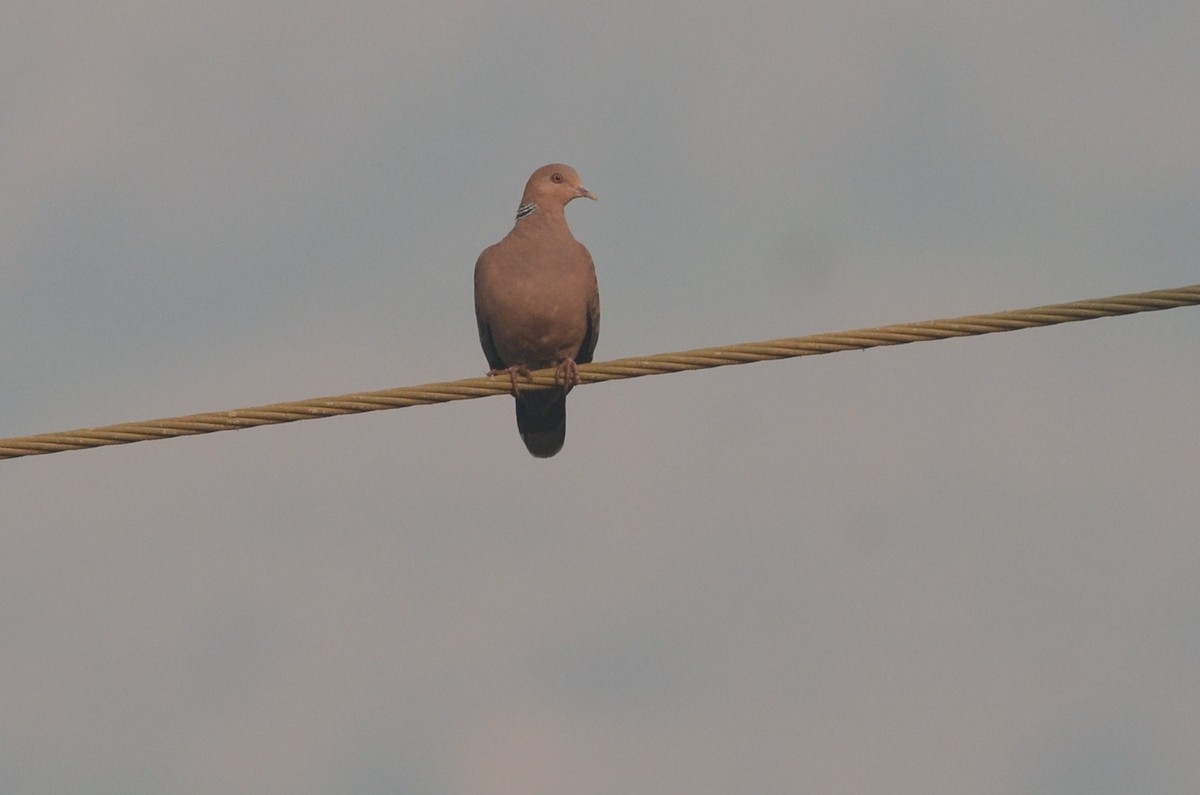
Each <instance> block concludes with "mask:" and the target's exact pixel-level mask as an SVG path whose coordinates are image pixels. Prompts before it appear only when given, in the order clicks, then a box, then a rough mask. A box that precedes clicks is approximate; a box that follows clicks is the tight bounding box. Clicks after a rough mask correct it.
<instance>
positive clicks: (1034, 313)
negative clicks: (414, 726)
mask: <svg viewBox="0 0 1200 795" xmlns="http://www.w3.org/2000/svg"><path fill="white" fill-rule="evenodd" d="M1197 304H1200V284H1196V285H1191V286H1189V287H1180V288H1178V289H1174V290H1154V291H1151V292H1148V293H1135V294H1132V295H1118V296H1113V297H1111V298H1099V299H1095V300H1090V301H1073V302H1071V303H1066V304H1051V305H1048V306H1038V307H1034V308H1032V309H1017V310H1012V311H1007V312H993V313H991V314H986V315H966V316H964V317H956V318H949V319H945V320H927V321H923V322H920V323H902V324H898V325H893V326H879V327H876V328H864V329H855V330H853V331H843V332H840V333H832V334H814V335H811V336H808V337H790V338H786V339H778V340H767V341H765V342H750V343H743V344H740V345H724V346H721V347H717V348H697V349H696V350H691V351H681V352H678V353H661V354H657V355H654V356H642V357H632V358H628V359H614V360H612V361H608V362H596V363H594V364H586V365H580V367H579V377H580V381H581V383H583V384H594V383H598V382H600V381H610V380H615V379H620V378H636V377H638V376H643V375H659V374H662V373H676V372H679V371H681V370H702V369H705V368H709V367H721V366H723V365H727V364H746V363H748V362H761V361H767V360H772V359H786V358H790V357H794V356H815V355H817V354H822V353H836V352H838V351H852V350H863V349H865V348H874V347H878V346H881V345H903V344H905V343H908V342H927V341H930V340H940V339H947V338H949V337H969V336H975V335H979V334H992V333H996V332H1001V331H1016V330H1018V329H1025V328H1034V327H1037V326H1053V325H1056V324H1059V323H1072V322H1074V321H1077V320H1093V319H1095V318H1100V317H1112V316H1116V315H1130V314H1134V313H1136V312H1154V311H1157V310H1160V309H1175V308H1177V307H1181V306H1194V305H1197ZM554 383H555V381H554V368H547V369H544V370H536V371H534V372H533V373H531V375H530V378H529V379H528V380H522V382H521V387H522V388H523V389H524V388H532V389H543V388H546V387H550V386H553V385H554ZM509 392H510V383H509V380H508V379H507V378H488V377H484V378H467V379H464V380H461V381H448V382H444V383H438V384H424V385H422V386H414V387H400V388H397V389H384V390H380V391H378V392H357V393H354V394H349V395H338V396H336V397H325V398H312V399H310V400H298V401H294V402H290V403H272V404H270V405H267V406H253V407H250V408H244V409H233V410H232V411H213V412H208V413H205V414H192V415H189V416H186V417H170V418H167V419H161V420H148V421H145V422H128V423H122V424H120V425H107V426H104V427H100V428H81V429H79V430H74V431H64V432H61V433H42V434H38V435H36V436H20V437H14V438H11V439H0V459H4V458H18V457H20V456H27V455H40V454H43V453H58V452H62V451H64V450H81V449H85V448H89V447H103V446H105V445H110V444H128V443H130V442H142V441H151V440H154V439H169V438H173V437H176V436H193V435H195V434H201V433H214V432H216V431H233V430H238V429H241V428H253V427H255V426H258V425H275V424H278V423H284V422H296V421H297V420H312V419H319V418H321V417H335V416H338V415H341V414H358V413H361V412H365V411H380V410H382V409H397V408H403V407H405V406H419V405H424V404H426V403H443V402H446V401H451V400H469V399H471V398H479V397H488V396H490V395H502V394H509Z"/></svg>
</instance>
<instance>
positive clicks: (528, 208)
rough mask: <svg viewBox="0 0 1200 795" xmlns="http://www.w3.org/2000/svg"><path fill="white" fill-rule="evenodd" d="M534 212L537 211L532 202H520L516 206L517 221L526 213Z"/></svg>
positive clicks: (531, 213) (526, 214)
mask: <svg viewBox="0 0 1200 795" xmlns="http://www.w3.org/2000/svg"><path fill="white" fill-rule="evenodd" d="M535 212H537V205H536V204H534V203H533V202H530V203H529V204H522V205H521V206H520V207H518V208H517V220H518V221H519V220H521V219H522V218H524V217H526V216H528V215H533V214H534V213H535Z"/></svg>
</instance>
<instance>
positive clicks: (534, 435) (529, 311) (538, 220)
mask: <svg viewBox="0 0 1200 795" xmlns="http://www.w3.org/2000/svg"><path fill="white" fill-rule="evenodd" d="M580 197H583V198H587V199H593V200H595V198H596V196H595V194H593V193H592V192H591V191H589V190H588V189H587V188H585V187H583V185H582V184H581V181H580V179H579V174H578V173H577V172H576V171H575V169H573V168H571V167H570V166H566V165H563V164H561V163H552V164H550V165H548V166H542V167H541V168H539V169H538V170H537V171H535V172H533V175H532V176H531V177H530V178H529V181H528V182H527V183H526V184H525V192H524V193H523V194H522V195H521V203H520V205H519V206H518V208H517V219H516V223H515V224H514V225H513V228H512V231H511V232H509V233H508V234H507V235H506V236H505V237H504V239H503V240H501V241H500V242H499V243H496V244H494V245H492V246H489V247H487V248H486V249H484V250H483V253H482V254H480V255H479V259H478V260H477V261H476V263H475V320H476V323H477V324H478V326H479V343H480V345H482V346H483V354H484V356H485V357H487V361H488V366H489V367H491V372H490V373H489V375H501V374H506V375H508V377H509V379H510V380H511V382H512V391H513V396H514V397H515V398H516V404H517V430H518V431H519V432H520V434H521V439H522V441H524V442H525V447H526V449H528V450H529V452H530V453H531V454H533V455H534V456H536V457H537V458H549V457H550V456H553V455H554V454H555V453H557V452H558V451H559V450H561V449H562V446H563V442H564V440H565V439H566V434H567V403H566V400H567V393H568V392H570V391H571V387H573V386H575V385H576V384H577V383H579V372H578V370H577V367H576V366H577V365H580V364H587V363H588V362H590V361H591V360H592V353H593V352H594V351H595V349H596V339H597V337H598V336H599V334H600V290H599V287H598V284H597V282H596V268H595V265H594V264H593V263H592V255H591V254H589V253H588V250H587V249H586V248H584V246H583V244H582V243H580V242H579V241H578V240H576V239H575V237H574V235H572V234H571V230H570V228H569V227H568V226H567V217H566V207H567V204H568V203H570V202H571V201H573V200H574V199H578V198H580ZM543 367H554V368H555V381H556V382H557V384H558V385H557V386H555V387H553V388H551V389H527V390H524V391H521V390H520V389H519V387H518V384H517V376H518V375H525V376H527V375H528V373H529V371H530V370H537V369H541V368H543Z"/></svg>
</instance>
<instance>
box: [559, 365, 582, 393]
mask: <svg viewBox="0 0 1200 795" xmlns="http://www.w3.org/2000/svg"><path fill="white" fill-rule="evenodd" d="M554 380H555V381H560V382H562V385H563V394H564V395H565V394H567V393H568V392H570V391H571V388H572V387H574V386H575V385H576V384H578V383H579V366H578V365H576V364H575V360H574V359H571V358H569V357H568V358H566V359H563V360H562V361H561V362H559V363H558V367H556V368H554Z"/></svg>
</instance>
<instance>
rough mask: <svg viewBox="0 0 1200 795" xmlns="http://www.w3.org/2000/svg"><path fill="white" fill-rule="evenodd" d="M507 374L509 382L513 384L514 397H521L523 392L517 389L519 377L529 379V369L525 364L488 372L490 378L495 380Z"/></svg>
mask: <svg viewBox="0 0 1200 795" xmlns="http://www.w3.org/2000/svg"><path fill="white" fill-rule="evenodd" d="M505 373H507V374H508V379H509V382H510V383H511V384H512V394H513V397H519V396H520V394H521V390H520V389H518V388H517V376H518V375H519V376H521V377H522V378H529V377H530V376H529V368H528V367H526V366H525V365H523V364H514V365H512V366H511V367H505V368H503V369H501V370H488V378H494V377H496V376H498V375H504V374H505Z"/></svg>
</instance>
